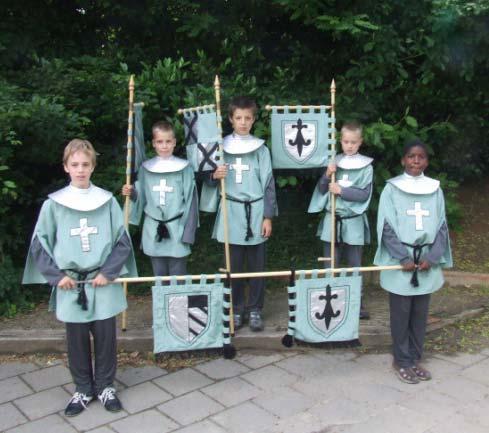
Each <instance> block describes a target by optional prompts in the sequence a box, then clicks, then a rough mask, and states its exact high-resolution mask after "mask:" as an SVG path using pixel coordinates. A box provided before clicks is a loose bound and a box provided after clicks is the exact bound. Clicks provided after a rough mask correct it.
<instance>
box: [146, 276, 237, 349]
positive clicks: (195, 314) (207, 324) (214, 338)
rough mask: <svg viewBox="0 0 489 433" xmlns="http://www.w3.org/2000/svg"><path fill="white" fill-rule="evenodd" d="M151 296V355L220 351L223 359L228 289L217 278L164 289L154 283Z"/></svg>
mask: <svg viewBox="0 0 489 433" xmlns="http://www.w3.org/2000/svg"><path fill="white" fill-rule="evenodd" d="M152 293H153V337H154V349H153V351H154V353H161V352H178V351H189V350H199V349H213V348H224V349H225V356H226V348H228V349H229V348H231V339H230V335H229V297H230V289H229V288H226V287H224V284H223V283H221V282H220V278H219V276H216V277H215V280H214V282H212V283H208V282H207V281H206V280H205V278H202V279H201V281H200V283H198V284H193V283H192V281H191V280H187V281H185V284H177V283H176V281H171V282H170V285H166V286H165V285H162V284H161V282H160V281H159V280H158V279H157V280H156V283H155V286H153V288H152ZM228 352H229V350H228Z"/></svg>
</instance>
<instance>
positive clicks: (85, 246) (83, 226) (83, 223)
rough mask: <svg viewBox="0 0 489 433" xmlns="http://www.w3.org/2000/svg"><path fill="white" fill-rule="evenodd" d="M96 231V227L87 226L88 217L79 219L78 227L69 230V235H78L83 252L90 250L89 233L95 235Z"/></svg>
mask: <svg viewBox="0 0 489 433" xmlns="http://www.w3.org/2000/svg"><path fill="white" fill-rule="evenodd" d="M97 233H98V229H97V227H88V219H87V218H81V219H80V227H79V228H76V229H71V230H70V235H71V236H80V240H81V246H82V251H83V252H88V251H90V239H89V235H96V234H97Z"/></svg>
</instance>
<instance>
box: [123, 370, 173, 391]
mask: <svg viewBox="0 0 489 433" xmlns="http://www.w3.org/2000/svg"><path fill="white" fill-rule="evenodd" d="M166 373H167V371H166V370H164V369H163V368H160V367H156V366H154V365H148V366H145V367H130V368H124V369H119V370H118V371H117V380H119V381H120V382H122V383H123V384H124V385H126V386H132V385H137V384H138V383H143V382H147V381H148V380H152V379H156V378H157V377H160V376H163V375H164V374H166Z"/></svg>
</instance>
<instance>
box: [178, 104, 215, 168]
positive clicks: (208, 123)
mask: <svg viewBox="0 0 489 433" xmlns="http://www.w3.org/2000/svg"><path fill="white" fill-rule="evenodd" d="M183 123H184V129H185V146H186V150H187V159H188V160H189V161H190V164H192V167H193V169H194V171H196V172H202V171H213V170H215V169H216V167H217V165H216V161H217V160H218V147H219V142H220V141H221V140H222V138H221V136H220V135H219V130H218V128H217V115H216V111H215V109H214V108H211V107H206V108H203V109H200V110H197V111H191V110H188V111H184V112H183Z"/></svg>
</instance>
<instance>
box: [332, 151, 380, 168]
mask: <svg viewBox="0 0 489 433" xmlns="http://www.w3.org/2000/svg"><path fill="white" fill-rule="evenodd" d="M372 161H373V158H369V157H368V156H365V155H360V154H359V153H355V155H345V154H344V153H340V154H339V155H337V156H336V158H335V162H336V165H337V166H338V167H340V168H344V169H346V170H355V169H359V168H363V167H366V166H367V165H369V164H371V163H372Z"/></svg>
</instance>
